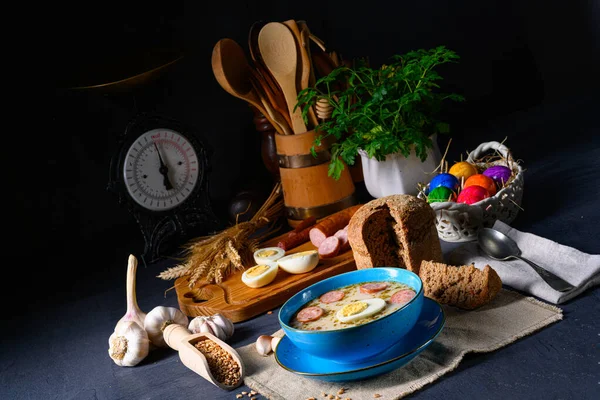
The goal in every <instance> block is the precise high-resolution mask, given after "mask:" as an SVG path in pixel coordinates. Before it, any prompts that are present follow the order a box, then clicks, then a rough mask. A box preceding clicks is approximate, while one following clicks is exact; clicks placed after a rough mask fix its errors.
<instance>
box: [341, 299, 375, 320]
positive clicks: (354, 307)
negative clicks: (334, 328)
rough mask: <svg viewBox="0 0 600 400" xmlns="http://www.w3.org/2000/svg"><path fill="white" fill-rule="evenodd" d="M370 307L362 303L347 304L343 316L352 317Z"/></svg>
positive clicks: (343, 309)
mask: <svg viewBox="0 0 600 400" xmlns="http://www.w3.org/2000/svg"><path fill="white" fill-rule="evenodd" d="M367 307H368V305H367V303H363V302H362V301H355V302H354V303H350V304H346V305H345V306H344V307H342V309H341V314H342V316H344V317H349V316H350V315H355V314H358V313H359V312H363V311H364V310H366V309H367Z"/></svg>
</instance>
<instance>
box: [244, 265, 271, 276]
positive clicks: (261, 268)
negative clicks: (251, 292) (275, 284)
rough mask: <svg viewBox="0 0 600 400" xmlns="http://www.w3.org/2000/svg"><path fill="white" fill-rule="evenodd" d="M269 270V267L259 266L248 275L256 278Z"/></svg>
mask: <svg viewBox="0 0 600 400" xmlns="http://www.w3.org/2000/svg"><path fill="white" fill-rule="evenodd" d="M268 269H269V266H268V265H257V266H255V267H252V268H250V269H249V270H248V271H247V272H246V275H247V276H249V277H255V276H259V275H262V274H264V273H265V272H266V271H267V270H268Z"/></svg>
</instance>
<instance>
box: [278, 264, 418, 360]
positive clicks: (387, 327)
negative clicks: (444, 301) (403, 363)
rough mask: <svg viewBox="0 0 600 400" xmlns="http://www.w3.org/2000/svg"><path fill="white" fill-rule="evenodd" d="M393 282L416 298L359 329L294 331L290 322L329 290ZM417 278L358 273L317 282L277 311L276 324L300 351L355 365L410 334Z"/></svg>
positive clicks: (398, 271) (386, 271)
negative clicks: (357, 284) (303, 307)
mask: <svg viewBox="0 0 600 400" xmlns="http://www.w3.org/2000/svg"><path fill="white" fill-rule="evenodd" d="M371 281H396V282H400V283H403V284H405V285H408V286H410V287H412V288H413V289H414V290H415V292H416V293H417V295H416V296H415V297H413V299H412V300H411V301H409V302H408V303H406V304H405V305H404V306H403V307H402V308H400V309H399V310H397V311H395V312H393V313H391V314H389V315H386V316H384V317H382V318H379V319H376V320H374V321H370V322H367V323H365V324H362V325H358V326H352V327H348V328H341V329H335V330H329V331H307V330H300V329H295V328H293V327H291V326H290V322H291V321H292V319H293V318H294V316H295V315H296V313H297V312H298V310H299V309H300V308H302V306H304V305H305V304H306V303H308V302H309V301H311V300H313V299H315V298H317V297H319V296H321V295H322V294H323V293H326V292H329V291H330V290H335V289H338V288H340V287H342V286H347V285H352V284H355V283H362V282H371ZM423 297H424V296H423V284H422V282H421V279H420V278H419V276H418V275H417V274H415V273H413V272H411V271H408V270H406V269H402V268H391V267H379V268H368V269H360V270H356V271H351V272H346V273H344V274H340V275H336V276H333V277H331V278H328V279H324V280H322V281H320V282H317V283H315V284H313V285H311V286H309V287H307V288H305V289H303V290H301V291H300V292H298V293H296V294H295V295H294V296H292V297H291V298H290V299H289V300H288V301H286V302H285V303H284V304H283V306H281V309H280V310H279V324H280V325H281V328H282V329H283V331H284V332H285V334H286V335H287V337H288V338H289V339H290V341H291V342H292V343H293V344H294V345H295V346H296V347H297V348H298V349H300V350H302V351H305V352H307V353H309V354H312V355H314V356H317V357H321V358H327V359H329V360H332V361H335V362H339V363H356V362H359V361H365V360H368V359H369V358H371V357H373V356H375V355H377V354H379V353H381V352H383V351H385V350H387V349H388V348H389V347H390V346H392V345H394V344H395V343H397V342H398V341H400V340H401V339H402V337H403V336H404V335H405V334H406V333H408V331H410V330H411V329H412V328H413V327H414V325H415V323H416V322H417V319H418V317H419V315H420V314H421V309H422V307H423Z"/></svg>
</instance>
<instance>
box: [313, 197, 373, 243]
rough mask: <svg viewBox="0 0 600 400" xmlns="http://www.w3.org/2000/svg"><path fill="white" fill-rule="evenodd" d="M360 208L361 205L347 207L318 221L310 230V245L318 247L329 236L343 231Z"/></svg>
mask: <svg viewBox="0 0 600 400" xmlns="http://www.w3.org/2000/svg"><path fill="white" fill-rule="evenodd" d="M360 207H362V204H358V205H355V206H351V207H348V208H346V209H344V210H342V211H338V212H337V213H335V214H331V215H330V216H328V217H326V218H324V219H323V220H321V221H319V222H318V223H317V224H316V225H315V226H314V227H313V228H312V229H311V230H310V241H311V242H312V244H313V245H314V246H315V247H319V245H320V244H321V242H323V240H325V239H326V238H328V237H329V236H333V235H334V234H335V233H336V232H337V231H338V230H340V229H343V228H344V227H345V226H346V225H348V223H349V222H350V218H352V216H353V215H354V213H355V212H356V211H357V210H358V209H359V208H360Z"/></svg>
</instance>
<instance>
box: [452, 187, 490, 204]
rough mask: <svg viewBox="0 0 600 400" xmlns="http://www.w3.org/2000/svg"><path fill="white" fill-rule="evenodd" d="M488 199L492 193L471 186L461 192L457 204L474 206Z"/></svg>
mask: <svg viewBox="0 0 600 400" xmlns="http://www.w3.org/2000/svg"><path fill="white" fill-rule="evenodd" d="M488 197H490V193H489V192H488V191H487V190H486V189H485V188H484V187H481V186H478V185H471V186H468V187H466V188H464V189H463V190H461V192H460V193H459V194H458V197H457V199H456V202H457V203H464V204H473V203H477V202H478V201H481V200H483V199H487V198H488Z"/></svg>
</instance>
